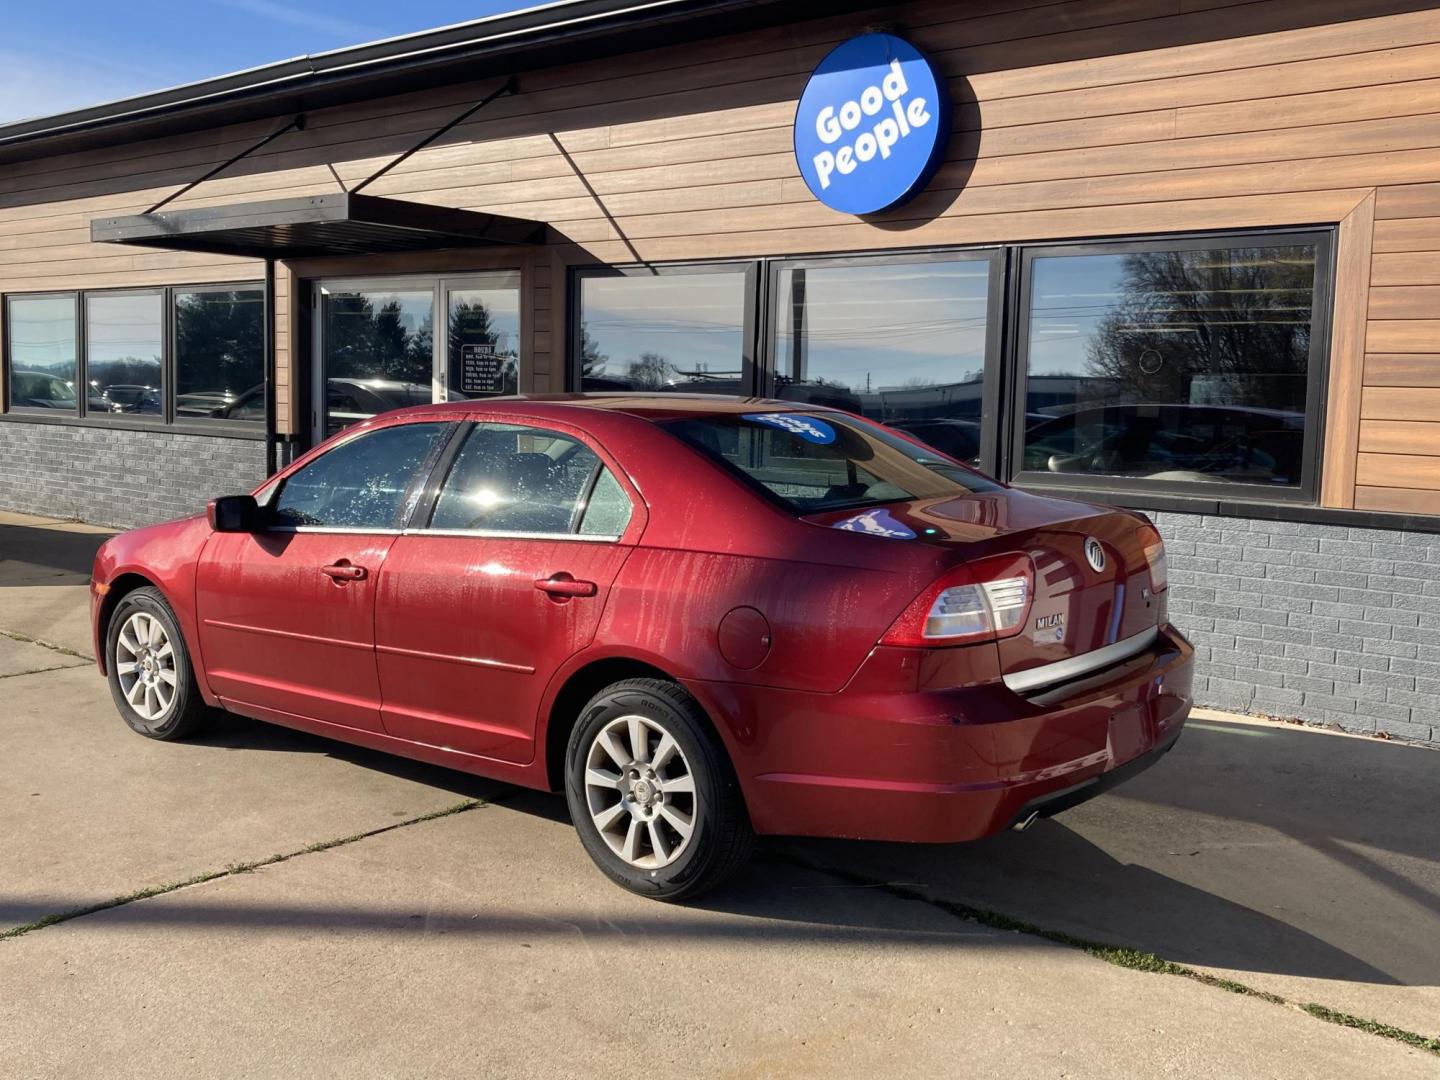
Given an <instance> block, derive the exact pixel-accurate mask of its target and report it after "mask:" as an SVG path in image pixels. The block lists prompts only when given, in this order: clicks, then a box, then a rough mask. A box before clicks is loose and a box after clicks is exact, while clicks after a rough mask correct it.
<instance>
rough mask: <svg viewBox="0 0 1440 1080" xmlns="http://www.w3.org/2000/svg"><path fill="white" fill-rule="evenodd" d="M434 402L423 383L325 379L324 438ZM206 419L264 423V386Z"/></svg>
mask: <svg viewBox="0 0 1440 1080" xmlns="http://www.w3.org/2000/svg"><path fill="white" fill-rule="evenodd" d="M433 400H434V398H433V397H432V396H431V389H430V386H429V385H428V384H426V383H416V382H402V381H400V380H398V379H327V380H325V434H326V435H327V436H329V435H333V434H335V432H337V431H340V430H341V429H342V428H346V427H349V426H350V425H351V424H358V423H359V422H360V421H361V420H368V419H369V418H370V417H372V416H374V415H375V414H377V413H382V412H389V411H390V410H391V409H404V408H408V407H409V406H411V405H428V404H429V403H430V402H431V401H433ZM445 400H446V401H463V400H465V396H464V395H463V394H460V393H457V392H455V391H453V390H452V391H449V392H448V393H447V394H446V397H445ZM207 415H209V416H213V417H216V418H218V419H223V420H248V421H255V422H260V421H263V420H264V419H265V386H264V384H263V383H262V384H261V385H259V386H252V387H251V388H250V389H249V390H247V391H245V393H243V394H241V395H240V396H239V397H238V398H236V399H235V400H234V401H232V402H231V403H230V404H228V405H222V406H221V407H220V408H217V409H214V410H213V411H211V412H210V413H208V414H207Z"/></svg>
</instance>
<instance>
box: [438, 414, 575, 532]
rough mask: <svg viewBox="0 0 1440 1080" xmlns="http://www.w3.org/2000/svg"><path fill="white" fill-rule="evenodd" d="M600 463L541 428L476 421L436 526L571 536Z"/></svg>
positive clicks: (566, 438)
mask: <svg viewBox="0 0 1440 1080" xmlns="http://www.w3.org/2000/svg"><path fill="white" fill-rule="evenodd" d="M599 463H600V459H599V458H598V457H596V456H595V452H594V451H593V450H591V449H590V448H589V447H588V446H586V445H585V444H583V443H581V442H579V441H577V440H576V439H572V438H571V437H570V436H568V435H562V434H560V432H558V431H548V430H546V429H544V428H533V427H523V426H520V425H516V424H476V425H475V427H474V428H473V429H472V430H471V432H470V434H469V435H468V436H467V437H466V439H465V445H464V446H462V447H461V448H460V453H459V454H458V455H457V456H456V458H455V463H454V465H452V466H451V468H450V474H449V475H448V476H447V477H446V478H445V482H444V484H442V485H441V488H440V497H439V499H438V500H436V503H435V513H434V514H433V515H432V516H431V519H430V527H431V528H432V529H483V530H487V531H494V532H521V533H571V532H574V531H575V517H576V515H577V513H578V512H579V510H580V498H581V496H582V495H584V493H585V488H586V486H587V485H588V484H589V483H590V477H591V476H592V475H594V472H595V468H596V466H597V465H599Z"/></svg>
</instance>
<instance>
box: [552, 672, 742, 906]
mask: <svg viewBox="0 0 1440 1080" xmlns="http://www.w3.org/2000/svg"><path fill="white" fill-rule="evenodd" d="M629 716H639V717H642V718H643V719H644V720H645V721H646V722H647V724H648V725H649V727H650V729H658V730H659V732H661V733H665V734H669V735H670V736H671V737H672V738H673V739H674V740H675V742H676V743H677V744H678V747H679V754H680V755H682V756H683V760H682V761H681V765H683V766H684V767H685V771H686V773H687V774H688V775H689V776H690V777H691V778H692V779H693V787H694V794H693V796H687V795H685V794H678V793H677V794H675V795H672V796H671V799H672V803H671V805H673V806H675V807H676V808H688V809H689V811H690V813H689V814H688V815H685V816H688V817H689V819H690V822H691V828H692V832H691V833H690V835H689V838H688V841H685V842H683V843H681V844H679V845H677V851H676V853H675V854H674V856H673V861H672V862H669V863H667V864H665V865H662V866H659V867H658V868H647V867H643V866H637V865H632V863H631V862H628V861H627V860H626V859H625V858H623V857H622V855H621V853H619V852H617V851H615V850H613V849H612V848H611V846H610V844H609V843H607V841H606V839H605V838H604V837H603V836H602V835H601V829H600V826H599V825H597V824H596V822H595V820H594V819H593V817H592V815H591V806H590V802H589V800H590V794H589V791H588V790H587V786H586V782H585V775H586V767H587V762H588V759H589V755H590V754H591V751H592V748H594V747H596V745H597V743H596V740H597V738H599V736H600V735H601V733H602V732H604V731H605V730H606V728H607V726H608V725H610V724H612V723H614V722H615V721H616V720H618V719H620V718H622V717H629ZM657 738H658V736H657ZM659 751H660V746H659V745H658V743H657V746H656V747H655V756H659ZM642 756H643V755H642ZM672 760H674V759H673V758H672ZM615 771H617V772H619V773H623V771H624V770H623V769H619V768H617V769H616V770H615ZM621 780H622V783H623V782H624V777H623V776H622V777H621ZM669 782H671V781H662V785H663V783H669ZM632 796H633V792H625V793H622V794H619V795H618V797H619V798H620V800H621V802H622V803H623V802H626V801H627V800H628V801H629V803H630V805H632V806H633V805H635V802H634V799H633V797H632ZM603 797H604V791H603V789H601V790H599V791H598V792H597V798H603ZM660 798H661V799H663V798H664V795H663V793H662V795H661V796H660ZM565 799H566V802H568V803H569V805H570V820H571V821H572V822H574V824H575V829H576V831H577V832H578V833H579V834H580V842H581V843H582V844H583V845H584V846H585V850H586V851H587V852H588V853H589V855H590V857H591V858H592V859H593V860H594V861H595V864H596V865H597V866H599V867H600V869H601V870H603V871H604V872H605V874H606V876H608V877H609V878H610V880H611V881H614V882H615V883H616V884H618V885H620V886H622V887H624V888H626V889H629V890H630V891H631V892H633V893H638V894H639V895H641V896H648V897H651V898H652V899H655V900H667V901H674V900H686V899H690V898H692V897H695V896H699V895H700V894H701V893H703V892H706V891H708V890H710V889H713V888H715V886H717V885H719V884H720V883H721V882H722V881H724V880H725V879H726V878H728V877H730V876H731V875H732V874H734V873H735V872H736V871H737V870H738V869H740V867H742V866H743V865H744V864H745V862H746V860H747V859H748V858H749V857H750V851H751V848H752V847H753V845H754V842H755V835H754V833H753V832H752V831H751V828H750V818H749V815H748V814H747V813H746V811H745V800H744V798H743V797H742V795H741V792H740V784H739V781H738V780H737V779H736V778H735V770H734V768H733V767H732V766H731V764H730V758H729V756H728V755H727V754H726V753H725V748H724V746H722V745H721V743H720V740H719V738H718V737H717V736H716V735H715V732H714V730H713V729H712V728H711V727H710V724H709V722H708V720H707V719H706V718H705V714H704V712H703V711H702V710H701V709H700V706H699V705H698V704H697V703H696V701H695V699H694V698H692V697H691V696H690V695H689V694H687V693H686V692H685V690H684V689H682V688H681V687H679V686H677V685H675V684H674V683H670V682H665V681H663V680H660V679H626V680H624V681H623V682H617V683H614V684H613V685H611V686H607V687H606V688H605V689H604V690H602V691H600V693H598V694H596V695H595V696H594V697H593V698H591V699H590V702H589V703H588V704H587V705H586V706H585V708H584V709H583V710H581V713H580V717H579V719H578V720H577V721H576V723H575V727H574V729H573V730H572V731H571V732H570V741H569V744H568V746H567V748H566V751H565ZM612 810H613V807H612ZM647 810H648V807H647ZM637 816H638V815H637V814H636V813H635V812H633V811H632V812H630V814H629V817H623V818H619V819H618V820H619V821H620V822H622V823H623V824H624V825H626V826H628V823H629V821H630V820H631V819H632V818H636V817H637ZM673 835H674V834H672V836H673ZM650 850H651V852H652V855H651V856H649V857H651V858H654V857H655V856H654V855H653V852H654V846H653V844H652V845H651V846H650Z"/></svg>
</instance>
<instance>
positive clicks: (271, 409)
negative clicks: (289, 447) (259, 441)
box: [263, 255, 279, 477]
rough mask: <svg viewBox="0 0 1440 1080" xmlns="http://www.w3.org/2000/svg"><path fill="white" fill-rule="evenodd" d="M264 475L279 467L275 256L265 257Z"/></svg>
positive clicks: (271, 473)
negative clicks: (276, 412) (276, 392)
mask: <svg viewBox="0 0 1440 1080" xmlns="http://www.w3.org/2000/svg"><path fill="white" fill-rule="evenodd" d="M263 355H264V358H265V475H266V476H267V477H268V476H274V475H275V472H276V470H277V469H278V468H279V454H278V453H277V450H276V445H275V443H276V438H275V428H276V423H275V419H276V418H275V257H274V256H273V255H267V256H266V257H265V348H264V350H263Z"/></svg>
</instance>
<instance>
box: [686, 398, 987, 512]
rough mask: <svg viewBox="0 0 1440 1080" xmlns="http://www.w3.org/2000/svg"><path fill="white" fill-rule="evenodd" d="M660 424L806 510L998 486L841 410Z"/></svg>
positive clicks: (936, 495) (915, 497)
mask: <svg viewBox="0 0 1440 1080" xmlns="http://www.w3.org/2000/svg"><path fill="white" fill-rule="evenodd" d="M661 426H662V427H664V428H665V429H666V430H668V431H670V432H671V433H672V434H675V435H677V436H679V437H680V438H682V439H684V440H685V441H686V442H688V443H690V444H691V445H692V446H695V447H697V448H698V449H700V450H702V451H704V452H705V453H707V454H709V455H710V456H712V457H714V458H717V459H718V460H719V461H721V462H722V463H723V464H724V465H725V466H727V467H728V468H730V469H732V470H734V471H735V472H737V473H739V474H740V475H741V476H743V477H745V478H746V479H747V480H748V481H750V482H751V483H753V484H758V485H760V486H761V487H762V488H764V489H765V490H766V491H767V492H769V493H770V494H771V495H772V496H774V497H776V498H778V499H779V500H780V501H782V502H783V503H785V504H786V505H787V506H788V507H789V508H790V509H792V510H793V511H795V512H796V513H800V514H813V513H818V512H820V511H824V510H841V509H850V508H859V507H867V506H878V505H880V504H882V503H887V502H900V501H903V500H910V499H927V498H936V497H940V496H955V495H963V494H966V493H969V492H976V491H996V490H999V485H998V484H996V483H995V482H994V481H991V480H987V479H986V478H985V477H984V476H981V475H980V474H979V473H975V472H971V471H970V470H968V469H963V468H961V467H960V466H958V465H956V464H954V462H952V461H950V460H948V459H945V458H941V457H939V456H938V455H934V454H932V453H930V452H928V451H927V450H925V449H924V448H923V447H920V446H916V445H915V444H914V443H911V442H909V441H907V440H905V439H903V438H900V437H898V436H896V435H894V434H892V433H890V432H888V431H885V430H884V429H883V428H880V427H876V426H875V425H873V424H869V423H866V422H864V421H861V420H857V419H855V418H854V417H849V416H845V415H844V414H842V413H829V412H827V413H756V414H751V415H749V416H724V415H722V416H706V417H699V418H694V419H687V420H673V421H669V422H667V423H665V424H662V425H661Z"/></svg>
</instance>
